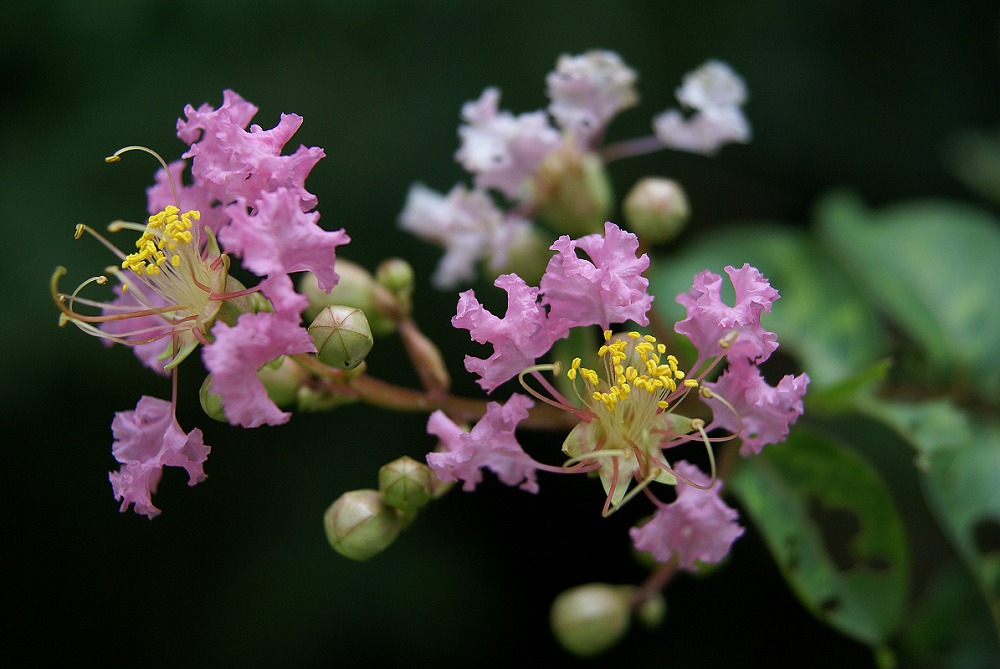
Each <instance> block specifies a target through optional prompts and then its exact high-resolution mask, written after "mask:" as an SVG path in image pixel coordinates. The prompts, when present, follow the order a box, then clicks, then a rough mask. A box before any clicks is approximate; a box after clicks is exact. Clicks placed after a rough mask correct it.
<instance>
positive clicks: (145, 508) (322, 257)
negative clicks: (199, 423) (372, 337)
mask: <svg viewBox="0 0 1000 669" xmlns="http://www.w3.org/2000/svg"><path fill="white" fill-rule="evenodd" d="M256 113H257V108H256V107H255V106H254V105H252V104H251V103H249V102H247V101H245V100H244V99H243V98H241V97H240V96H239V95H237V94H236V93H234V92H233V91H229V90H227V91H225V92H224V93H223V104H222V106H221V107H219V108H218V109H214V108H213V107H211V106H209V105H208V104H203V105H202V106H200V107H199V108H197V109H195V108H194V107H192V106H190V105H188V106H187V107H185V109H184V115H185V118H183V119H178V121H177V135H178V137H180V139H181V140H183V141H184V142H186V143H187V144H188V145H189V149H188V151H187V152H186V153H185V154H184V155H183V157H184V158H187V159H190V160H191V174H192V177H193V180H192V182H191V183H190V184H187V185H183V186H181V187H180V188H179V189H178V192H177V199H178V200H179V202H176V203H175V196H174V192H173V188H172V186H171V181H172V182H173V183H174V184H180V183H181V176H182V172H183V170H184V168H185V163H184V162H183V161H177V162H174V163H171V164H170V165H169V171H170V174H167V173H166V171H164V170H162V169H161V170H160V171H159V173H158V174H157V175H156V184H155V185H154V186H152V187H151V188H149V190H148V204H149V211H150V213H154V212H158V211H160V210H162V209H163V208H164V207H165V206H167V205H171V204H177V205H178V206H179V207H180V208H181V209H182V210H187V209H196V210H198V211H199V212H200V213H201V219H200V224H201V225H203V226H205V227H206V228H208V229H209V230H210V231H211V233H212V234H213V235H214V236H215V237H216V238H217V239H218V242H219V244H220V245H221V249H222V251H223V252H224V253H226V254H230V255H232V256H235V257H238V258H240V259H241V261H242V265H243V267H244V268H246V269H247V270H249V271H250V272H252V273H254V274H255V275H257V276H259V277H260V278H261V281H260V283H259V285H258V286H257V288H258V289H259V291H260V292H261V293H262V294H263V295H264V296H265V297H266V298H267V301H268V302H269V303H270V310H266V311H260V312H259V313H243V314H242V315H240V316H239V317H238V319H236V321H235V323H233V322H230V323H226V322H223V321H222V320H217V321H216V322H215V323H214V325H213V326H212V329H211V332H210V334H211V337H210V338H209V343H207V344H206V345H204V346H203V353H202V355H203V361H204V363H205V366H206V367H207V369H208V370H209V372H211V374H212V392H213V393H215V394H217V395H218V396H219V397H220V399H221V402H222V406H223V408H224V411H225V414H226V418H227V419H228V420H229V422H230V423H233V424H235V425H241V426H243V427H257V426H260V425H262V424H269V425H277V424H280V423H284V422H286V421H287V420H288V419H289V417H290V414H288V413H287V412H283V411H281V410H280V409H279V408H278V407H277V406H276V405H275V404H274V402H272V401H271V400H270V399H269V398H268V396H267V392H266V390H265V389H264V386H263V384H262V383H261V381H260V379H259V378H258V376H257V370H258V369H259V368H260V367H261V366H262V365H263V364H264V363H266V362H268V361H270V360H273V359H274V358H277V357H278V356H281V355H290V354H295V353H306V352H312V351H314V350H315V348H314V346H313V341H312V337H311V336H310V335H309V333H308V331H307V330H306V329H305V328H304V327H303V326H302V323H301V312H302V310H303V309H304V308H305V307H306V306H307V300H306V298H305V297H304V296H303V295H300V294H298V293H297V292H296V291H295V288H294V284H293V282H292V279H291V277H290V276H289V274H291V273H293V272H300V271H306V270H308V271H311V272H312V273H313V274H315V276H316V279H317V282H318V284H319V286H320V288H322V289H324V290H327V291H328V290H330V289H331V288H333V287H334V285H336V283H337V280H338V277H337V274H336V272H335V271H334V263H335V249H336V248H337V247H338V246H341V245H343V244H346V243H348V242H349V241H350V238H349V237H348V236H347V234H346V233H345V232H344V231H343V230H337V231H326V230H324V229H322V228H321V227H319V225H318V220H319V214H318V213H316V212H314V211H311V210H312V209H313V207H315V205H316V202H317V199H316V196H315V195H313V194H312V193H310V192H308V191H307V190H306V188H305V185H304V183H305V179H306V177H307V176H308V175H309V172H310V171H311V170H312V168H313V166H315V164H316V163H317V161H319V160H320V159H321V158H322V157H323V156H324V153H323V150H322V149H320V148H318V147H309V148H307V147H305V146H300V147H299V148H298V149H297V150H296V151H295V152H294V153H292V154H290V155H282V151H283V149H284V147H285V145H286V143H287V142H288V141H289V140H290V139H291V137H292V135H294V134H295V132H296V130H298V128H299V126H300V125H301V124H302V118H301V117H300V116H298V115H295V114H282V115H281V119H280V121H279V123H278V125H277V126H276V127H274V128H272V129H270V130H264V129H262V128H261V127H260V126H258V125H249V124H250V121H251V119H252V118H253V117H254V115H255V114H256ZM248 125H249V127H248ZM204 237H205V236H204V235H203V236H202V243H203V244H205V243H209V241H208V240H207V239H205V238H204ZM130 301H133V298H132V296H131V294H130V293H129V292H124V293H121V292H120V293H119V297H118V298H117V299H116V301H115V303H114V304H113V305H112V306H113V308H115V309H119V310H121V309H127V308H128V307H129V305H130V304H131V302H130ZM143 318H146V319H148V320H149V321H150V322H149V324H148V325H149V327H148V331H149V332H155V330H156V328H157V327H158V321H160V323H159V325H160V326H162V325H163V322H162V319H161V318H160V317H159V316H157V315H151V316H148V317H143ZM118 323H119V321H109V322H108V324H106V325H105V326H104V328H105V329H106V330H109V331H113V330H114V328H116V327H120V325H118ZM132 329H133V330H135V326H134V322H133V325H132ZM137 344H138V342H137ZM135 351H136V354H137V355H138V357H139V358H140V360H142V361H143V362H144V363H145V364H146V365H147V366H149V367H151V368H153V369H155V370H157V371H160V372H161V373H162V372H163V371H164V370H163V362H162V360H159V359H158V356H159V354H160V353H161V352H162V351H163V343H162V341H160V342H158V343H151V344H148V345H147V344H140V345H137V346H135ZM112 427H113V430H114V434H115V438H116V441H115V446H114V449H113V450H114V455H115V457H116V459H117V460H118V461H119V462H120V463H121V465H122V466H121V468H120V469H119V471H118V472H112V473H111V475H110V477H111V482H112V485H113V487H114V492H115V496H116V497H117V498H118V499H120V500H122V510H124V509H125V508H127V507H128V506H129V504H134V505H135V510H136V512H137V513H143V514H145V515H147V516H149V517H153V516H154V515H156V514H157V513H159V510H158V509H156V507H154V506H153V505H152V503H151V502H150V494H151V493H153V492H155V490H156V485H157V482H158V481H159V478H160V472H161V471H162V468H163V467H164V466H181V467H185V468H186V469H187V470H188V473H189V475H190V482H191V484H192V485H193V484H194V483H197V482H198V481H200V480H202V479H203V478H204V476H205V475H204V472H203V470H202V463H203V462H204V460H205V457H206V456H207V455H208V451H209V447H208V446H205V445H204V443H203V441H202V436H201V432H200V431H199V430H193V431H192V432H190V433H189V434H186V435H185V434H184V432H183V430H181V428H180V427H179V425H178V424H177V421H176V419H175V418H174V413H173V406H172V403H170V402H165V401H163V400H157V399H154V398H151V397H142V398H141V399H140V400H139V403H138V405H137V406H136V409H135V410H134V411H123V412H119V413H118V414H116V416H115V419H114V422H113V425H112Z"/></svg>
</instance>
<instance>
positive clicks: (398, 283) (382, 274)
mask: <svg viewBox="0 0 1000 669" xmlns="http://www.w3.org/2000/svg"><path fill="white" fill-rule="evenodd" d="M375 281H376V282H377V283H378V284H379V285H380V286H382V287H383V288H385V289H386V290H388V291H389V292H390V293H392V294H393V295H395V296H396V299H398V300H399V301H400V302H403V303H404V304H409V302H410V298H411V297H413V285H414V281H415V275H414V273H413V266H412V265H411V264H410V263H408V262H406V261H405V260H403V259H402V258H387V259H386V260H383V261H382V262H380V263H379V265H378V267H376V268H375Z"/></svg>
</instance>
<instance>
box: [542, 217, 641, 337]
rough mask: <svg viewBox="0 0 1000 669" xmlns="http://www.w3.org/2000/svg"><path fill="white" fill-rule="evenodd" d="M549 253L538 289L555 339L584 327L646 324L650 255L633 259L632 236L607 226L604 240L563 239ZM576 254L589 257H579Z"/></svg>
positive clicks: (636, 245)
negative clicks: (553, 252) (624, 323)
mask: <svg viewBox="0 0 1000 669" xmlns="http://www.w3.org/2000/svg"><path fill="white" fill-rule="evenodd" d="M551 248H552V250H553V251H556V252H557V253H556V254H555V255H554V256H553V257H552V259H551V260H549V264H548V266H547V267H546V268H545V274H544V276H542V281H541V284H540V290H541V293H542V302H543V303H544V304H546V305H547V306H548V307H549V319H550V320H551V321H552V322H553V326H552V327H553V329H554V330H555V331H556V332H557V333H558V337H557V338H559V337H563V336H565V335H566V333H567V332H569V329H570V328H573V327H578V326H582V325H600V326H601V327H602V328H604V329H607V328H608V326H609V325H610V324H611V323H622V322H625V321H628V320H633V321H635V322H637V323H639V324H640V325H648V324H649V319H648V318H647V316H646V313H647V312H648V311H649V307H650V304H652V301H653V298H652V296H651V295H649V294H648V293H647V292H646V289H647V288H648V287H649V281H647V280H646V278H645V277H643V276H642V272H644V271H645V270H646V268H647V267H649V256H647V255H646V254H645V253H644V254H642V255H641V256H638V257H636V252H637V251H638V249H639V240H638V238H637V237H636V236H635V235H633V234H632V233H630V232H625V231H623V230H622V229H621V228H619V227H618V226H617V225H615V224H614V223H611V222H607V223H605V224H604V234H603V235H599V234H593V235H586V236H584V237H581V238H580V239H577V240H572V239H570V238H569V237H568V236H566V235H563V236H562V237H560V238H559V239H558V240H556V242H555V243H554V244H553V245H552V247H551ZM577 249H580V250H581V251H583V252H585V253H586V254H587V256H588V257H589V258H581V257H579V256H578V255H577V252H576V251H577Z"/></svg>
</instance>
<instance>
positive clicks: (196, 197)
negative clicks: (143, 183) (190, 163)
mask: <svg viewBox="0 0 1000 669" xmlns="http://www.w3.org/2000/svg"><path fill="white" fill-rule="evenodd" d="M186 166H187V163H186V162H184V161H183V160H175V161H174V162H172V163H170V164H169V165H168V167H169V168H170V173H169V174H168V173H167V172H166V171H165V170H164V169H162V168H161V169H159V170H157V171H156V177H155V178H156V183H155V184H154V185H152V186H150V187H149V188H147V189H146V202H147V205H146V209H147V210H148V211H149V213H150V214H155V213H156V212H158V211H162V210H163V209H165V208H166V207H167V206H168V205H175V206H177V207H178V208H179V209H180V210H181V211H190V210H192V209H194V210H197V211H199V212H201V218H200V219H199V220H198V223H199V224H200V225H201V226H202V227H207V228H208V229H209V230H211V231H212V233H213V234H218V232H219V230H221V229H222V227H223V226H224V225H226V224H228V223H229V216H228V215H227V214H226V213H225V209H224V207H223V206H222V205H221V204H220V203H219V201H218V199H216V196H215V195H213V194H212V192H211V190H210V189H209V188H208V187H206V184H205V183H204V182H200V181H199V182H195V183H193V184H190V185H188V184H185V183H184V180H183V174H184V168H185V167H186ZM171 181H172V182H173V183H174V184H175V186H176V188H177V199H178V200H179V201H180V204H178V203H177V202H175V201H174V189H173V188H171V186H170V184H171Z"/></svg>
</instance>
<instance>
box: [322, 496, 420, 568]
mask: <svg viewBox="0 0 1000 669" xmlns="http://www.w3.org/2000/svg"><path fill="white" fill-rule="evenodd" d="M323 527H324V528H325V529H326V538H327V540H328V541H329V542H330V545H331V546H333V549H334V550H335V551H337V552H338V553H340V554H341V555H343V556H344V557H348V558H351V559H352V560H359V561H360V560H367V559H368V558H370V557H373V556H374V555H377V554H378V553H381V552H382V551H384V550H385V549H386V548H387V547H388V546H389V544H391V543H392V542H393V541H395V540H396V537H397V536H399V531H400V530H401V529H402V521H401V519H400V514H399V512H398V511H397V510H396V509H394V508H392V507H391V506H389V505H388V504H386V503H385V502H383V501H382V496H381V495H379V493H378V491H377V490H352V491H351V492H346V493H344V494H343V495H341V496H340V498H339V499H338V500H337V501H336V502H334V503H333V504H331V505H330V508H328V509H327V510H326V514H324V516H323Z"/></svg>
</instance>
